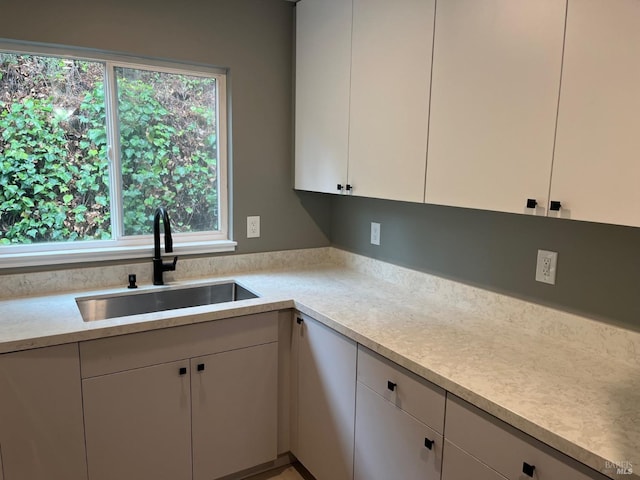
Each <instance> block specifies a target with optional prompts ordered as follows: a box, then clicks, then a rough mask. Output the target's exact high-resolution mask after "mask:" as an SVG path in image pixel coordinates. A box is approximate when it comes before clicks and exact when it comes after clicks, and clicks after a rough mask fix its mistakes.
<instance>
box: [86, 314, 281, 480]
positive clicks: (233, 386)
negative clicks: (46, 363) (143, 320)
mask: <svg viewBox="0 0 640 480" xmlns="http://www.w3.org/2000/svg"><path fill="white" fill-rule="evenodd" d="M277 340H278V314H277V312H272V313H267V314H258V315H250V316H246V317H240V318H235V319H228V320H220V321H216V322H209V323H205V324H198V325H189V326H185V327H176V328H168V329H164V330H157V331H151V332H144V333H139V334H132V335H124V336H120V337H113V338H106V339H101V340H95V341H91V342H84V343H83V344H81V355H82V360H83V364H82V370H83V377H85V378H84V379H83V380H82V383H83V394H84V412H85V428H86V443H87V463H88V471H89V479H90V480H113V479H119V480H126V479H131V480H145V479H148V480H162V479H166V480H183V479H184V480H189V479H192V478H193V480H205V479H206V480H211V479H216V478H220V477H223V476H226V475H228V474H232V473H235V472H238V471H242V470H245V469H247V468H251V467H254V466H256V465H259V464H262V463H266V462H269V461H272V460H275V459H276V457H277V440H278V427H277V418H278V412H277V400H278V368H277V361H278V347H277V345H278V344H277ZM176 356H177V357H178V358H176Z"/></svg>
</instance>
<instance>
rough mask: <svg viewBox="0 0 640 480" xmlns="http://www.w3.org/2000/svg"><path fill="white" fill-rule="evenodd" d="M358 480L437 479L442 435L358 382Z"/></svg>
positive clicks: (356, 462) (356, 468) (355, 462)
mask: <svg viewBox="0 0 640 480" xmlns="http://www.w3.org/2000/svg"><path fill="white" fill-rule="evenodd" d="M356 398H357V406H356V443H355V461H354V478H355V480H388V479H390V478H402V479H403V480H420V479H426V480H438V479H439V478H440V463H441V461H442V435H440V434H439V433H437V432H436V431H434V430H433V429H431V428H429V427H427V426H426V425H424V424H423V423H421V422H419V421H418V420H416V419H415V418H413V417H412V416H411V415H409V414H408V413H406V412H405V411H403V410H402V409H400V408H398V407H397V406H395V405H393V404H392V403H390V402H388V401H387V400H385V399H384V398H382V397H381V396H380V395H378V394H377V393H375V392H374V391H373V390H371V389H370V388H369V387H365V386H364V385H362V384H361V383H358V387H357V397H356Z"/></svg>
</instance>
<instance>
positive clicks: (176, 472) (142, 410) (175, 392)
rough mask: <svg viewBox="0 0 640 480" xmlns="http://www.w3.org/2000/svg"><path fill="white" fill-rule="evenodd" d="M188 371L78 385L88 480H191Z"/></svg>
mask: <svg viewBox="0 0 640 480" xmlns="http://www.w3.org/2000/svg"><path fill="white" fill-rule="evenodd" d="M188 366H189V362H188V361H180V362H172V363H164V364H161V365H154V366H151V367H145V368H139V369H135V370H128V371H125V372H121V373H113V374H110V375H103V376H100V377H93V378H88V379H84V380H83V381H82V386H83V395H84V414H85V427H86V441H87V462H88V466H89V479H90V480H114V479H119V480H127V479H131V480H191V407H190V405H191V395H190V379H189V371H188ZM181 369H184V370H181ZM182 372H184V373H182Z"/></svg>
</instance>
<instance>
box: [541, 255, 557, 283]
mask: <svg viewBox="0 0 640 480" xmlns="http://www.w3.org/2000/svg"><path fill="white" fill-rule="evenodd" d="M557 263H558V253H557V252H550V251H549V250H538V261H537V263H536V281H537V282H542V283H548V284H549V285H555V284H556V265H557Z"/></svg>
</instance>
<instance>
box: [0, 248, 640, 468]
mask: <svg viewBox="0 0 640 480" xmlns="http://www.w3.org/2000/svg"><path fill="white" fill-rule="evenodd" d="M229 261H230V262H231V261H232V260H229ZM233 262H235V266H236V268H234V266H233V265H231V264H228V265H225V264H224V261H223V260H218V261H217V267H216V268H208V267H207V266H206V265H202V262H200V264H199V265H200V268H202V269H204V270H206V271H198V270H197V268H194V269H192V270H191V271H190V273H191V274H192V275H194V276H197V277H199V278H197V280H194V279H191V280H183V279H180V278H178V279H175V280H176V281H174V283H176V284H177V283H182V281H187V282H188V283H193V282H195V281H197V282H209V281H218V280H224V279H228V278H233V279H235V280H237V281H238V282H240V283H241V284H243V285H245V286H246V287H248V288H250V289H252V290H254V291H256V292H258V293H259V294H260V295H261V297H260V298H258V299H253V300H243V301H240V302H236V303H234V304H231V305H229V304H219V305H212V306H204V307H194V308H188V309H183V310H180V311H178V312H176V311H173V312H160V313H155V314H145V315H137V316H132V317H122V318H119V319H112V320H103V321H94V322H83V320H82V318H81V316H80V313H79V311H78V309H77V307H76V304H75V297H76V296H83V295H90V294H97V293H117V292H123V291H126V289H123V288H115V289H113V288H112V289H98V288H94V289H92V290H86V291H84V292H74V293H55V294H50V295H33V293H32V292H29V288H30V287H32V285H31V284H30V283H29V282H30V279H28V278H27V277H19V278H18V277H13V278H9V277H6V276H5V277H0V282H3V285H2V287H3V288H4V287H6V288H10V287H9V283H10V282H11V284H12V285H14V287H13V288H14V289H16V290H15V291H14V292H13V293H12V292H11V291H9V292H7V291H6V290H5V296H9V297H10V296H16V295H18V294H19V293H25V292H26V293H27V294H28V295H27V296H23V297H20V298H13V299H11V298H6V299H4V300H0V353H2V352H10V351H14V350H22V349H26V348H34V347H41V346H48V345H55V344H61V343H67V342H75V341H82V340H88V339H93V338H100V337H105V336H113V335H119V334H123V333H131V332H137V331H143V330H148V329H153V328H164V327H167V326H174V325H185V324H189V323H194V322H200V321H209V320H216V319H219V318H226V317H229V316H238V315H245V314H250V313H258V312H262V311H269V310H278V309H286V308H297V309H299V310H300V311H302V312H304V313H307V314H308V315H310V316H312V317H314V318H316V319H318V320H319V321H321V322H323V323H325V324H326V325H328V326H330V327H332V328H334V329H336V330H337V331H339V332H341V333H343V334H345V335H347V336H348V337H350V338H352V339H354V340H356V341H357V342H359V343H361V344H363V345H365V346H367V347H369V348H371V349H372V350H374V351H377V352H379V353H381V354H382V355H384V356H386V357H388V358H390V359H391V360H393V361H395V362H397V363H398V364H400V365H402V366H404V367H406V368H408V369H409V370H412V371H413V372H415V373H417V374H419V375H421V376H423V377H424V378H426V379H428V380H430V381H433V382H434V383H436V384H438V385H440V386H442V387H443V388H445V389H446V390H448V391H450V392H452V393H453V394H455V395H458V396H460V397H461V398H463V399H465V400H467V401H469V402H471V403H473V404H475V405H476V406H478V407H480V408H482V409H483V410H486V411H488V412H489V413H491V414H493V415H495V416H496V417H498V418H500V419H502V420H504V421H506V422H508V423H510V424H511V425H513V426H515V427H516V428H519V429H521V430H523V431H525V432H527V433H529V434H531V435H532V436H534V437H536V438H538V439H540V440H542V441H543V442H545V443H547V444H549V445H551V446H552V447H555V448H557V449H558V450H560V451H561V452H563V453H565V454H567V455H569V456H571V457H573V458H575V459H577V460H579V461H581V462H583V463H585V464H587V465H589V466H591V467H593V468H594V469H596V470H599V471H602V472H603V473H605V474H607V475H609V476H611V477H613V478H640V477H639V476H638V475H637V473H635V474H634V475H616V473H615V467H612V465H611V464H613V463H616V462H618V463H619V462H630V464H631V465H632V466H633V467H634V470H636V472H637V471H638V470H640V335H639V334H637V333H635V332H629V331H625V330H622V329H616V328H614V327H610V326H607V325H604V324H601V323H598V322H594V321H591V320H588V319H584V318H581V317H577V316H574V315H570V314H567V313H564V312H558V311H556V310H552V309H548V308H545V307H541V306H538V305H534V304H530V303H527V302H523V301H520V300H516V299H512V298H509V297H506V296H502V295H497V294H494V293H490V292H486V291H483V290H480V289H476V288H473V287H468V286H464V285H461V284H457V283H455V282H450V281H447V280H443V279H439V278H438V277H434V276H430V275H426V274H422V273H418V272H413V271H411V270H407V269H403V268H400V267H395V266H392V265H389V264H384V263H382V262H377V261H375V260H371V259H366V258H364V257H359V256H357V255H352V254H348V253H346V252H341V251H339V250H335V249H314V250H312V251H294V252H286V253H281V254H273V255H272V256H271V259H270V260H268V261H265V260H264V258H262V257H259V256H255V255H254V256H246V257H244V258H241V257H240V256H236V257H235V260H233ZM287 265H296V267H295V268H289V267H286V266H287ZM234 271H235V273H233V272H234ZM89 273H90V272H89ZM60 275H62V274H57V276H58V277H59V276H60ZM72 275H75V276H76V277H77V275H80V274H79V273H78V272H75V273H73V274H72ZM118 275H120V272H118ZM54 276H55V275H54ZM67 280H68V281H70V282H72V283H74V282H75V281H77V278H75V279H66V280H64V281H67ZM34 281H36V282H40V283H42V282H43V279H42V278H40V279H36V280H34ZM58 281H60V279H58ZM83 284H84V285H86V282H85V283H83ZM15 285H18V286H17V287H16V286H15ZM18 287H20V290H19V291H18V290H17V289H18ZM34 288H35V287H34ZM144 288H158V287H143V289H144Z"/></svg>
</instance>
